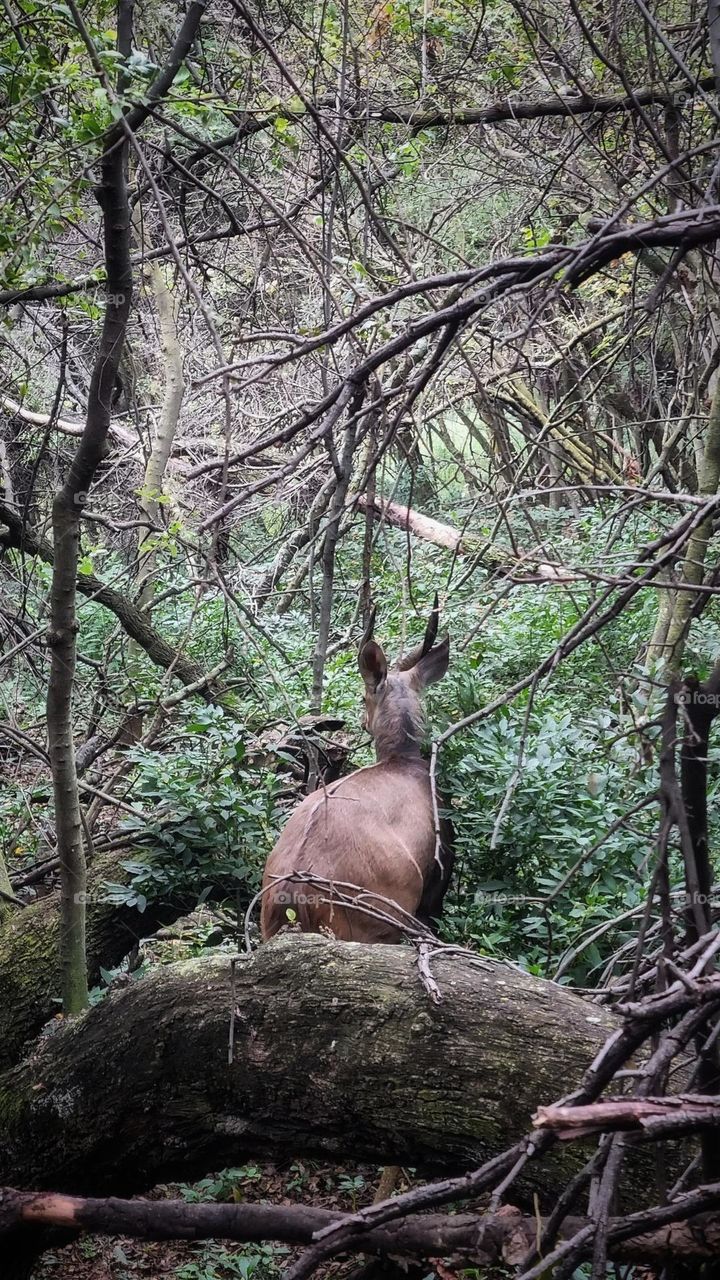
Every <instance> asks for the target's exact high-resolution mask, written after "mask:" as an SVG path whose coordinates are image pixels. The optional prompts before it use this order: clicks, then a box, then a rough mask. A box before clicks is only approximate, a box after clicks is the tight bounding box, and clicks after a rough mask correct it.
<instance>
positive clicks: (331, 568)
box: [310, 422, 357, 711]
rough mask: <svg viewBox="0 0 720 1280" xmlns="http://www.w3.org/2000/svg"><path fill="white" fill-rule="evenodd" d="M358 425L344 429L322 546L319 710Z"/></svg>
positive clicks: (315, 691)
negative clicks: (337, 554)
mask: <svg viewBox="0 0 720 1280" xmlns="http://www.w3.org/2000/svg"><path fill="white" fill-rule="evenodd" d="M356 437H357V427H356V425H355V424H354V423H353V422H350V423H348V425H347V427H346V429H345V441H344V444H343V448H342V453H341V455H340V459H339V461H338V462H337V463H336V476H337V484H336V486H335V491H334V493H333V496H332V502H331V503H330V519H329V520H328V526H327V529H326V530H325V537H324V539H323V549H322V558H321V559H322V571H323V578H322V589H321V592H320V615H319V619H318V635H317V641H316V644H315V657H314V659H313V682H312V694H311V699H310V707H311V710H312V711H319V710H320V708H321V705H322V691H323V678H324V674H325V657H326V654H327V645H328V637H329V635H330V614H331V610H332V601H333V582H334V579H335V549H336V547H337V542H338V537H339V534H340V517H341V515H342V511H343V506H344V503H345V498H346V496H347V491H348V488H349V485H350V476H351V474H352V464H353V455H354V452H355V440H356Z"/></svg>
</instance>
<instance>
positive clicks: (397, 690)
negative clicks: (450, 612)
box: [358, 592, 450, 761]
mask: <svg viewBox="0 0 720 1280" xmlns="http://www.w3.org/2000/svg"><path fill="white" fill-rule="evenodd" d="M438 621H439V607H438V597H437V592H436V593H435V601H434V604H433V608H432V613H431V614H430V618H429V620H428V624H427V627H426V628H425V636H424V638H423V641H422V643H421V644H419V645H418V646H417V648H415V649H413V650H412V652H411V653H408V654H407V655H406V656H405V657H404V658H399V659H398V661H397V662H396V663H395V665H394V667H392V668H390V669H389V668H388V663H387V659H386V657H385V654H384V653H383V650H382V648H381V646H380V645H379V644H378V643H377V641H375V640H373V638H372V635H373V628H374V625H375V609H373V611H372V613H371V615H370V620H369V622H368V625H367V627H366V628H365V634H364V635H363V638H362V641H361V643H360V652H359V654H358V666H359V668H360V674H361V676H362V678H363V682H364V684H365V715H364V718H363V722H364V726H365V728H366V729H367V730H368V732H369V733H370V735H371V737H372V738H373V739H374V740H375V753H376V756H377V759H378V761H384V760H389V759H391V758H393V757H408V756H415V757H417V756H419V755H420V740H421V736H422V725H423V712H422V703H421V700H420V694H421V693H422V691H423V689H426V688H427V686H428V685H431V684H435V682H436V681H437V680H441V679H442V677H443V676H444V675H445V672H446V671H447V669H448V662H449V659H450V637H449V636H446V637H445V639H444V640H441V641H440V643H439V644H435V640H436V637H437V631H438Z"/></svg>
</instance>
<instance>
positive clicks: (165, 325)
mask: <svg viewBox="0 0 720 1280" xmlns="http://www.w3.org/2000/svg"><path fill="white" fill-rule="evenodd" d="M146 276H147V279H148V281H149V283H150V287H151V289H152V294H153V297H154V299H155V306H156V308H157V315H158V325H159V330H160V349H161V351H162V356H163V368H164V374H165V392H164V395H163V403H162V407H161V410H160V417H159V419H158V421H157V426H156V429H155V433H154V436H153V441H152V447H151V449H150V457H149V458H148V460H147V466H146V467H145V477H144V481H143V487H142V493H141V495H140V507H141V509H142V511H143V512H144V513H145V515H146V516H147V518H148V520H149V521H150V523H151V524H154V525H157V524H159V523H160V517H161V502H160V499H161V497H162V491H163V482H164V480H165V472H166V470H167V465H168V462H169V461H170V454H171V453H172V447H173V442H174V440H175V433H176V431H177V427H178V422H179V419H180V409H181V407H182V402H183V395H184V391H185V388H184V384H183V353H182V347H181V345H180V338H179V335H178V330H177V298H176V297H175V296H174V294H173V292H172V290H171V289H170V288H169V287H168V285H167V282H166V280H165V269H164V268H163V267H162V266H160V265H159V264H158V263H155V262H151V263H149V264H148V266H147V267H146ZM156 539H157V535H156V534H155V533H153V531H152V530H151V529H146V530H141V532H140V535H139V538H138V587H139V598H138V603H139V606H140V608H141V609H143V610H145V611H146V612H149V609H150V605H151V603H152V597H153V594H154V573H155V546H156Z"/></svg>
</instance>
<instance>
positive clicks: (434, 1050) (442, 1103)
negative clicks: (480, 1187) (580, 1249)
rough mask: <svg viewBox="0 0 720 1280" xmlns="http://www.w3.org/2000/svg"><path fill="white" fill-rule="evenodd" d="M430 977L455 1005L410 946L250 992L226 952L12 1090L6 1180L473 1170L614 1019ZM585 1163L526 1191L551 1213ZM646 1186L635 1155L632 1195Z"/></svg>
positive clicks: (6, 1082) (474, 981) (264, 973)
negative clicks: (253, 1168)
mask: <svg viewBox="0 0 720 1280" xmlns="http://www.w3.org/2000/svg"><path fill="white" fill-rule="evenodd" d="M432 975H433V977H434V978H435V980H436V982H437V983H438V985H439V988H440V992H441V995H442V999H441V1000H440V1002H439V1003H434V1002H433V1000H432V999H431V998H430V996H429V994H428V991H427V989H426V987H425V986H424V985H423V980H422V979H421V976H420V973H419V970H418V966H417V960H416V955H415V952H414V951H413V950H412V949H411V948H409V947H403V946H400V947H385V946H362V945H360V944H351V943H338V942H335V941H330V940H328V939H325V938H322V937H318V936H312V935H307V936H305V935H302V936H295V935H289V936H288V935H286V936H280V937H279V938H277V939H276V940H274V941H273V942H272V943H271V944H268V945H266V946H264V947H262V948H261V949H260V950H259V951H258V952H256V953H254V954H253V955H252V956H248V957H244V958H242V959H241V960H240V961H239V962H238V963H237V966H236V972H235V992H234V997H233V996H232V994H231V978H230V966H229V961H228V959H227V958H220V959H210V960H208V959H204V960H198V961H190V962H185V963H183V964H179V965H174V966H172V967H168V968H165V969H162V970H158V971H156V972H154V973H152V974H150V975H149V976H148V977H146V978H143V979H141V980H140V981H138V982H135V983H132V984H131V985H130V986H129V987H127V988H126V989H124V990H122V991H119V992H117V993H115V994H111V995H110V996H108V997H107V998H106V999H105V1000H103V1001H102V1002H101V1003H100V1004H99V1005H97V1006H95V1007H94V1008H92V1009H90V1010H89V1011H88V1012H87V1013H86V1014H84V1015H82V1016H81V1017H80V1018H79V1019H77V1020H75V1021H73V1022H72V1023H70V1024H68V1025H66V1026H62V1027H60V1028H59V1029H58V1030H57V1031H56V1032H55V1033H54V1034H53V1035H52V1036H49V1037H45V1038H43V1040H42V1041H41V1042H40V1043H39V1044H38V1046H37V1048H36V1050H35V1052H33V1054H32V1055H31V1056H30V1057H29V1058H28V1059H27V1060H26V1061H25V1062H24V1063H22V1064H20V1065H19V1066H17V1067H16V1068H14V1069H13V1070H11V1071H9V1072H7V1073H6V1074H5V1075H4V1076H2V1077H0V1184H5V1185H12V1186H17V1187H19V1188H21V1189H25V1188H33V1189H42V1188H52V1189H54V1190H58V1191H65V1192H72V1193H77V1194H83V1193H87V1192H93V1193H95V1194H97V1193H101V1194H102V1193H103V1192H105V1191H108V1192H110V1191H112V1192H113V1193H115V1194H127V1193H128V1192H138V1191H142V1190H143V1189H145V1188H146V1187H149V1186H152V1185H154V1184H156V1183H157V1182H160V1181H167V1180H168V1179H170V1178H173V1177H176V1176H188V1175H190V1174H191V1173H193V1172H198V1171H199V1172H207V1171H208V1170H211V1169H217V1168H220V1167H222V1166H224V1165H226V1164H228V1163H235V1162H237V1161H238V1159H240V1158H242V1157H243V1156H244V1155H245V1153H247V1154H250V1153H261V1154H264V1155H270V1156H276V1155H281V1156H283V1155H284V1156H286V1155H287V1154H288V1153H293V1154H299V1153H306V1154H322V1155H326V1156H331V1157H333V1158H341V1157H343V1156H350V1157H352V1158H354V1159H357V1160H368V1161H376V1162H378V1163H380V1162H384V1163H402V1164H408V1165H411V1166H415V1167H420V1168H422V1169H423V1170H425V1171H428V1172H432V1171H435V1170H437V1171H440V1170H449V1171H451V1172H456V1171H459V1170H464V1169H467V1168H469V1167H474V1166H476V1165H478V1164H480V1163H482V1162H483V1161H484V1160H485V1159H487V1158H488V1157H489V1156H491V1155H494V1154H495V1153H497V1152H499V1151H502V1150H504V1149H505V1148H506V1147H507V1146H508V1145H509V1144H510V1143H511V1142H513V1141H514V1140H516V1139H518V1138H519V1137H520V1136H522V1135H523V1134H524V1133H525V1132H526V1131H527V1130H528V1129H529V1127H530V1121H531V1116H532V1114H533V1112H535V1111H536V1109H537V1108H538V1106H540V1105H542V1104H543V1103H548V1102H550V1101H552V1100H553V1099H555V1098H556V1097H557V1096H558V1095H562V1094H564V1093H566V1092H567V1090H568V1088H569V1087H571V1086H572V1085H573V1083H574V1082H576V1081H578V1080H579V1077H580V1076H581V1074H582V1072H583V1070H584V1069H585V1068H586V1067H587V1066H588V1064H589V1063H590V1061H591V1060H592V1059H593V1058H594V1057H595V1055H596V1053H597V1051H598V1049H599V1048H600V1046H601V1045H602V1043H603V1042H604V1039H605V1037H606V1035H607V1033H608V1032H609V1031H610V1030H611V1029H613V1028H614V1027H615V1026H616V1023H615V1021H614V1019H613V1018H612V1017H611V1016H610V1015H609V1014H608V1013H607V1012H606V1011H604V1010H601V1009H598V1008H597V1007H595V1006H593V1005H591V1004H589V1003H587V1002H586V1001H585V1000H583V999H582V998H581V997H579V996H577V995H574V994H573V993H572V992H570V991H568V990H567V989H565V988H562V987H558V986H555V985H554V984H552V983H549V982H545V981H542V980H540V979H537V978H533V977H531V976H529V975H526V974H522V973H520V972H518V971H516V970H514V969H511V968H508V967H505V966H503V965H500V964H497V963H486V962H482V967H479V966H478V965H476V964H472V963H468V962H467V961H465V960H462V959H459V958H450V957H445V956H440V957H439V958H438V959H437V960H434V961H433V963H432ZM232 1002H234V1007H235V1017H234V1033H233V1034H234V1050H233V1061H232V1063H231V1064H230V1065H229V1064H228V1034H229V1025H230V1011H231V1003H232ZM584 1158H585V1157H584V1154H583V1151H582V1148H581V1145H580V1144H570V1145H569V1146H565V1145H563V1146H562V1147H561V1146H560V1145H558V1147H557V1148H556V1150H555V1151H554V1152H552V1153H551V1154H550V1156H549V1157H548V1158H547V1159H544V1160H543V1162H542V1165H541V1167H536V1166H535V1165H534V1164H533V1163H532V1162H531V1163H530V1165H529V1166H528V1176H527V1178H526V1181H525V1184H524V1187H525V1191H526V1192H527V1190H528V1189H536V1190H537V1191H538V1192H539V1193H540V1194H541V1196H542V1197H543V1199H544V1200H546V1201H547V1199H548V1198H552V1197H553V1196H554V1195H556V1194H557V1192H558V1190H559V1188H560V1187H561V1186H562V1185H564V1184H565V1182H566V1180H567V1178H568V1176H569V1175H571V1174H572V1173H573V1172H574V1171H576V1170H577V1168H578V1167H579V1164H580V1163H582V1161H583V1160H584ZM647 1184H648V1173H647V1165H645V1166H644V1167H643V1166H642V1161H641V1162H640V1163H638V1161H628V1174H627V1182H626V1183H625V1186H626V1188H627V1189H628V1192H629V1195H630V1196H632V1197H633V1199H636V1200H637V1201H638V1202H642V1200H643V1191H645V1192H647Z"/></svg>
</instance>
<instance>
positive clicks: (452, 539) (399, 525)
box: [353, 493, 573, 582]
mask: <svg viewBox="0 0 720 1280" xmlns="http://www.w3.org/2000/svg"><path fill="white" fill-rule="evenodd" d="M353 500H354V502H355V503H356V504H357V506H358V507H359V508H360V510H361V511H367V510H368V509H369V510H370V511H372V513H373V515H374V516H375V517H376V518H377V519H378V520H384V521H385V523H386V524H390V525H393V527H394V528H396V529H406V530H407V531H408V532H409V533H412V534H413V536H414V537H416V538H422V539H423V541H424V542H431V543H433V545H434V546H436V547H444V548H445V549H446V550H447V551H452V552H453V554H454V555H457V556H464V555H472V556H475V557H476V558H477V561H478V564H481V565H483V567H484V568H486V569H487V570H488V571H490V572H493V573H499V574H501V575H502V576H503V577H508V578H513V579H515V580H517V581H518V582H528V581H531V580H537V581H541V582H560V581H562V582H566V581H572V578H573V575H572V574H570V573H568V572H567V570H565V569H563V568H562V566H560V565H555V564H550V563H548V562H546V561H543V560H541V559H539V558H538V557H537V556H527V557H525V556H518V555H514V554H513V552H512V551H511V550H510V548H509V547H498V546H495V545H494V544H493V543H492V542H488V541H487V540H486V539H484V538H479V537H478V535H477V534H473V533H460V531H459V530H458V529H454V528H453V526H452V525H449V524H443V523H442V522H441V521H440V520H435V519H434V518H433V517H432V516H426V515H423V513H422V512H421V511H415V510H413V508H412V507H404V506H402V505H401V503H399V502H391V501H390V500H389V499H388V498H381V497H371V498H369V497H368V496H367V495H366V494H364V493H358V494H355V495H354V499H353Z"/></svg>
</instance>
